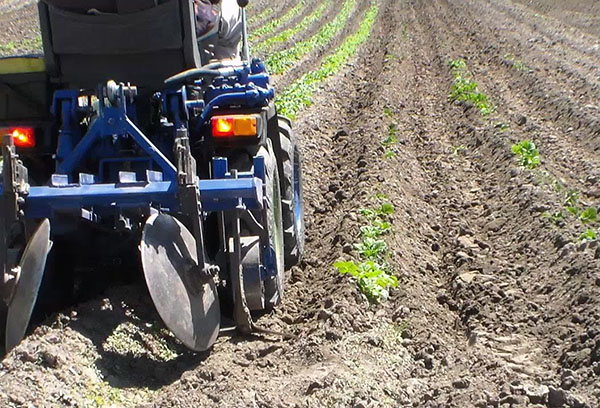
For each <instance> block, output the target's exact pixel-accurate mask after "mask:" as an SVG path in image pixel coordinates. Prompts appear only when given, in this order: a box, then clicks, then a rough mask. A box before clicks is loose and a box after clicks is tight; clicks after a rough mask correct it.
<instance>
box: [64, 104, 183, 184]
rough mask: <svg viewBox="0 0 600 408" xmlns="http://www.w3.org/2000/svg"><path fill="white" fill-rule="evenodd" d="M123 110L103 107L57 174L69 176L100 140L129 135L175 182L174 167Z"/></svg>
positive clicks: (175, 173) (167, 176) (122, 107)
mask: <svg viewBox="0 0 600 408" xmlns="http://www.w3.org/2000/svg"><path fill="white" fill-rule="evenodd" d="M124 109H125V107H124V106H123V105H121V106H118V107H103V108H102V109H101V111H100V117H98V118H97V119H96V121H94V123H93V124H92V126H91V127H90V129H89V131H88V132H87V134H86V135H85V136H84V137H83V139H82V140H81V141H80V142H79V144H78V145H77V147H75V149H74V150H73V151H72V152H71V154H70V155H69V156H67V157H66V158H65V160H64V161H63V162H62V163H61V164H60V165H59V166H58V172H59V173H62V174H69V175H70V174H71V173H73V172H74V171H75V170H76V169H77V166H78V165H79V164H80V163H81V162H82V161H83V160H84V159H85V158H87V157H88V155H89V154H90V151H91V149H92V147H93V146H94V144H95V143H96V142H97V141H99V140H100V139H102V138H110V137H113V135H118V136H121V137H122V136H126V135H130V136H131V137H132V138H133V139H134V140H135V141H136V142H137V144H138V145H139V146H140V147H141V148H142V150H143V151H144V152H145V153H146V154H147V155H148V156H149V157H150V158H151V159H152V160H153V161H154V162H156V163H157V164H158V166H159V167H160V168H161V169H162V171H163V173H164V174H165V177H166V179H168V180H175V179H176V176H177V170H176V169H175V166H174V165H173V164H172V163H171V162H170V161H169V160H168V159H167V158H166V157H165V155H164V154H163V153H162V152H161V151H160V150H159V149H157V148H156V147H155V146H154V144H152V142H151V141H150V140H149V139H148V138H147V137H146V136H145V135H144V134H143V133H142V131H141V130H140V129H138V127H137V126H136V125H135V124H134V123H133V122H132V121H131V120H130V119H129V118H128V117H127V114H126V112H125V111H124Z"/></svg>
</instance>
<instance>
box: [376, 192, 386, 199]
mask: <svg viewBox="0 0 600 408" xmlns="http://www.w3.org/2000/svg"><path fill="white" fill-rule="evenodd" d="M375 198H377V199H378V200H387V199H388V195H387V194H385V193H377V194H375Z"/></svg>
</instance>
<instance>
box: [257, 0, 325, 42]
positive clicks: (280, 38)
mask: <svg viewBox="0 0 600 408" xmlns="http://www.w3.org/2000/svg"><path fill="white" fill-rule="evenodd" d="M329 6H331V0H325V1H324V2H322V3H321V4H320V5H319V7H317V8H316V10H315V11H313V12H312V13H311V14H309V15H308V16H306V17H305V18H304V19H303V20H302V21H301V22H300V23H299V24H297V25H295V26H294V27H290V28H288V29H287V30H284V31H282V32H280V33H279V34H277V35H274V36H273V37H270V38H267V39H266V40H264V41H262V42H259V43H258V44H256V45H254V46H253V47H252V48H253V50H254V51H256V52H262V51H268V50H270V49H272V48H273V47H274V46H275V45H277V44H282V43H285V42H286V41H288V40H289V39H290V38H293V37H294V36H296V35H297V34H298V33H301V32H303V31H304V30H306V29H307V28H309V27H310V26H311V25H312V24H313V23H315V22H317V21H319V20H321V18H322V17H323V13H324V12H325V10H327V8H329Z"/></svg>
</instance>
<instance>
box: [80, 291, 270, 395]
mask: <svg viewBox="0 0 600 408" xmlns="http://www.w3.org/2000/svg"><path fill="white" fill-rule="evenodd" d="M76 310H77V318H76V319H73V320H72V321H71V322H70V324H69V327H70V328H71V329H72V330H75V331H77V332H79V333H80V334H81V335H83V336H84V337H85V338H87V339H89V340H90V341H91V342H92V343H93V345H94V347H95V349H96V351H97V353H98V357H97V358H96V360H95V361H94V363H93V364H94V366H95V367H96V368H97V369H98V370H99V372H100V373H101V374H102V377H103V379H104V381H106V382H107V383H108V384H109V385H110V386H111V387H115V388H147V389H149V390H156V389H159V388H162V387H164V386H167V385H170V384H172V383H174V382H175V381H177V380H179V379H181V377H182V375H183V374H184V373H185V372H186V371H190V370H193V369H195V368H197V367H199V366H200V365H201V364H202V363H203V362H205V361H206V360H207V359H208V357H209V356H210V355H211V354H213V353H215V352H216V351H215V350H213V349H211V350H208V351H206V352H201V353H195V352H192V351H190V350H189V349H188V348H186V347H185V346H184V345H183V344H182V343H181V342H179V341H178V340H177V339H176V338H175V337H174V336H173V334H172V333H171V332H170V331H169V330H168V329H167V328H166V327H165V326H164V324H163V323H162V320H161V319H160V316H159V315H158V313H157V312H156V309H155V308H154V305H153V303H152V300H151V298H150V294H149V293H148V290H147V288H146V285H145V284H144V283H143V282H140V283H136V284H132V285H126V286H121V287H113V288H111V289H109V290H108V292H107V293H106V294H105V295H104V296H101V297H100V298H97V299H94V300H90V301H88V302H86V303H84V304H80V305H78V306H77V308H76ZM222 312H224V319H223V322H222V327H226V328H227V329H226V330H224V331H222V332H221V334H220V338H221V339H220V340H218V342H225V343H230V344H233V345H237V344H242V343H247V342H255V341H260V342H263V343H279V342H280V340H279V339H270V338H267V337H265V336H264V335H262V334H240V333H239V332H236V331H235V328H234V327H233V321H231V320H229V319H228V318H227V317H226V316H227V312H228V311H227V310H226V309H225V310H222ZM255 317H257V316H255Z"/></svg>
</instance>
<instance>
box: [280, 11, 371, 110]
mask: <svg viewBox="0 0 600 408" xmlns="http://www.w3.org/2000/svg"><path fill="white" fill-rule="evenodd" d="M378 13H379V6H378V4H377V3H374V4H373V5H372V6H371V7H370V8H369V10H368V11H367V14H366V15H365V17H364V19H363V20H362V21H361V23H360V26H359V28H358V30H357V31H356V32H355V33H354V34H352V35H350V36H349V37H347V38H346V40H345V41H344V42H343V43H342V44H341V45H340V46H339V47H338V48H337V50H336V51H335V52H334V53H333V54H331V55H329V56H328V57H327V58H325V59H324V60H323V61H322V62H321V66H320V68H319V69H317V70H315V71H310V72H307V73H306V74H304V75H303V76H302V77H300V79H298V80H297V81H296V82H294V83H293V84H292V85H290V86H289V87H288V88H286V89H285V90H284V91H283V92H282V93H281V94H280V95H279V97H278V98H277V99H276V100H275V103H276V104H277V107H278V110H279V112H280V113H281V114H282V115H285V116H287V117H289V118H291V119H294V118H295V117H296V115H297V114H298V112H300V110H302V109H303V108H304V107H306V106H310V105H311V104H312V98H313V95H314V93H315V91H316V90H317V88H318V85H319V84H320V83H321V82H323V81H324V80H325V79H327V78H329V77H331V76H332V75H334V74H336V73H337V72H338V71H339V70H340V69H341V68H342V67H343V66H344V64H346V62H347V61H348V60H349V59H350V58H351V57H353V56H354V55H356V53H357V51H358V49H359V47H360V46H361V45H362V44H363V43H364V42H365V41H366V40H367V39H368V38H369V36H370V34H371V29H372V28H373V25H374V23H375V20H376V18H377V15H378Z"/></svg>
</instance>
